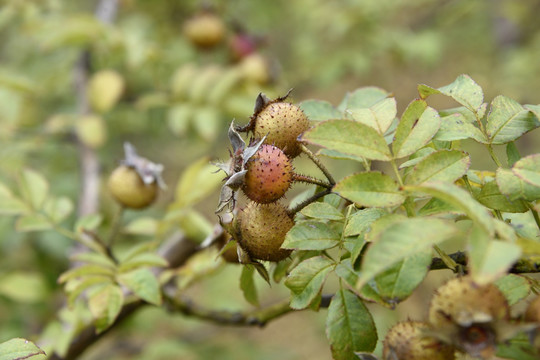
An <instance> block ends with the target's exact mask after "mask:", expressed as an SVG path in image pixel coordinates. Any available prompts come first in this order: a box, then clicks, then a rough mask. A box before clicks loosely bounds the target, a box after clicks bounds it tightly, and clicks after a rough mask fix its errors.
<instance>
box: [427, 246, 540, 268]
mask: <svg viewBox="0 0 540 360" xmlns="http://www.w3.org/2000/svg"><path fill="white" fill-rule="evenodd" d="M448 256H449V257H450V258H451V259H452V260H454V262H455V263H456V264H458V265H461V266H462V267H465V266H467V254H466V253H464V252H463V251H458V252H455V253H453V254H449V255H448ZM429 269H430V270H446V269H450V268H449V267H448V266H447V265H446V263H445V262H444V261H443V260H442V259H441V258H438V257H436V258H433V260H432V261H431V265H430V267H429ZM450 270H452V269H450ZM508 272H509V273H511V274H530V273H538V272H540V262H535V261H529V260H526V259H520V260H518V261H517V262H516V263H515V264H514V265H512V267H511V268H510V270H509V271H508Z"/></svg>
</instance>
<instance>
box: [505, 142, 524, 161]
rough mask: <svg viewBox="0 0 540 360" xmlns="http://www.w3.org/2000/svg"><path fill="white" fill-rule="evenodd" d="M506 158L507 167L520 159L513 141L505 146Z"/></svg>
mask: <svg viewBox="0 0 540 360" xmlns="http://www.w3.org/2000/svg"><path fill="white" fill-rule="evenodd" d="M506 158H507V159H508V161H507V163H508V166H514V164H515V163H516V162H517V161H518V160H519V159H521V155H520V154H519V150H518V148H517V146H516V144H515V143H514V142H513V141H510V142H509V143H508V144H506Z"/></svg>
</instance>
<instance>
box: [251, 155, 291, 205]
mask: <svg viewBox="0 0 540 360" xmlns="http://www.w3.org/2000/svg"><path fill="white" fill-rule="evenodd" d="M246 169H247V173H246V176H245V178H244V186H243V188H242V189H243V191H244V193H245V194H246V196H247V197H248V198H250V199H251V200H253V201H255V202H257V203H260V204H268V203H271V202H274V201H276V200H278V199H280V198H281V197H282V196H283V195H285V193H286V192H287V190H289V187H290V186H291V183H292V180H293V168H292V164H291V161H290V160H289V158H288V157H287V156H286V155H285V154H284V153H283V151H281V149H279V148H277V147H275V146H273V145H262V146H261V147H260V148H259V150H258V151H257V153H255V155H253V156H252V157H251V158H250V159H249V160H248V162H247V164H246Z"/></svg>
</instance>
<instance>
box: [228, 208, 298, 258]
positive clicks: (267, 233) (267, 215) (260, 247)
mask: <svg viewBox="0 0 540 360" xmlns="http://www.w3.org/2000/svg"><path fill="white" fill-rule="evenodd" d="M238 222H239V224H240V239H239V244H240V246H241V247H242V249H243V250H244V251H246V252H247V253H248V255H249V256H250V257H251V258H252V259H254V260H256V259H258V260H268V261H276V262H277V261H280V260H283V259H285V258H286V257H287V256H289V254H290V253H291V251H290V250H286V249H281V244H283V241H284V240H285V235H287V232H288V231H289V230H290V229H291V228H292V227H293V225H294V222H293V220H292V219H291V217H290V216H289V214H288V213H287V209H286V208H285V206H283V205H282V204H280V203H277V202H275V203H271V204H266V205H260V204H257V203H255V202H252V201H251V202H250V203H249V204H248V206H247V207H246V208H245V209H244V210H242V211H240V212H239V213H238Z"/></svg>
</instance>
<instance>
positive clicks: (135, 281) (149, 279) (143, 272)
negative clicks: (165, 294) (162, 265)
mask: <svg viewBox="0 0 540 360" xmlns="http://www.w3.org/2000/svg"><path fill="white" fill-rule="evenodd" d="M117 279H118V282H119V283H120V284H122V285H124V286H126V287H127V288H128V289H129V290H131V291H133V293H134V294H135V295H137V296H138V297H139V298H140V299H142V300H144V301H147V302H149V303H151V304H154V305H158V306H159V305H161V301H162V298H161V290H160V287H159V282H158V280H157V279H156V276H155V275H154V274H153V273H152V272H151V271H150V270H148V269H145V268H142V269H141V268H139V269H136V270H133V271H130V272H127V273H122V274H119V275H118V276H117Z"/></svg>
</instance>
